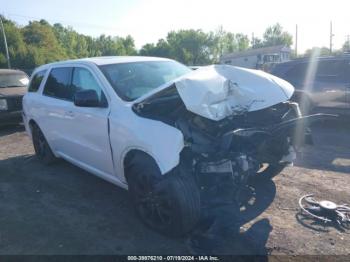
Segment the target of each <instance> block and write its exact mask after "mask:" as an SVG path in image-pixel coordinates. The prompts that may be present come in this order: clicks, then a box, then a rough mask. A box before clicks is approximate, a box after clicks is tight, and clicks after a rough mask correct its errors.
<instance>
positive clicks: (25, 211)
mask: <svg viewBox="0 0 350 262" xmlns="http://www.w3.org/2000/svg"><path fill="white" fill-rule="evenodd" d="M313 130H314V140H315V146H314V147H308V148H306V149H305V150H304V151H303V152H302V153H301V154H300V155H299V160H298V161H297V163H296V164H295V166H294V167H288V168H287V169H285V170H284V171H283V172H282V174H281V175H279V176H278V177H276V178H275V179H274V180H273V181H271V182H270V183H267V184H265V185H260V186H258V187H257V188H255V194H256V195H255V198H256V199H257V201H256V202H255V203H254V204H253V205H252V206H247V207H246V210H245V211H242V231H245V230H247V232H244V233H242V234H241V236H240V237H239V238H238V239H236V241H234V242H233V243H227V247H225V248H224V249H223V251H222V252H223V253H229V254H242V253H243V254H263V253H268V254H289V255H297V254H338V255H343V254H350V246H349V243H350V234H349V233H350V230H349V231H345V232H342V231H341V230H339V229H336V228H335V227H333V226H328V227H323V226H321V227H320V226H319V225H314V226H312V225H311V224H310V222H308V221H304V220H303V219H302V217H300V216H299V215H298V210H299V209H298V204H297V202H298V199H299V197H301V196H302V195H304V194H306V193H315V194H317V195H318V196H320V197H323V198H326V199H329V200H333V201H336V202H342V201H345V202H348V203H350V191H349V188H350V135H349V132H350V125H345V124H344V123H343V122H339V123H327V124H324V125H322V126H315V127H314V129H313ZM0 213H1V215H0V254H153V255H154V254H188V251H187V248H186V244H185V239H170V238H167V237H164V236H161V235H159V234H157V233H155V232H153V231H152V230H150V229H148V228H146V227H145V226H144V225H143V224H142V223H141V222H140V221H139V220H138V219H137V218H136V217H135V214H134V212H133V209H132V208H131V205H130V201H129V198H128V195H127V192H126V191H124V190H122V189H119V188H117V187H115V186H114V185H111V184H109V183H107V182H104V181H103V180H101V179H99V178H96V177H94V176H92V175H90V174H88V173H86V172H84V171H82V170H80V169H79V168H76V167H74V166H72V165H71V164H69V163H66V162H64V161H61V162H59V163H58V164H56V165H54V166H51V167H46V166H44V165H42V164H41V163H40V162H38V161H37V159H36V158H35V157H34V156H33V148H32V145H31V142H30V140H29V139H28V137H27V136H26V135H25V133H24V132H23V129H22V128H20V127H17V128H2V129H1V130H0ZM315 226H316V227H317V228H318V229H319V230H314V229H312V228H311V227H315Z"/></svg>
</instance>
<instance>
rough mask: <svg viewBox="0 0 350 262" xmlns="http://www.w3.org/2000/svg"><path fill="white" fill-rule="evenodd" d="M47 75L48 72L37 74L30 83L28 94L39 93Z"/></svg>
mask: <svg viewBox="0 0 350 262" xmlns="http://www.w3.org/2000/svg"><path fill="white" fill-rule="evenodd" d="M45 74H46V70H43V71H39V72H38V73H36V74H35V75H34V76H33V78H32V81H30V84H29V87H28V92H36V91H38V89H39V87H40V85H41V82H42V81H43V79H44V76H45Z"/></svg>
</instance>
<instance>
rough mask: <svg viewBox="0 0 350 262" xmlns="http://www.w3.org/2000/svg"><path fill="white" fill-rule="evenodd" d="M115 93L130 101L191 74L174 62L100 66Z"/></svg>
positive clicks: (189, 70)
mask: <svg viewBox="0 0 350 262" xmlns="http://www.w3.org/2000/svg"><path fill="white" fill-rule="evenodd" d="M100 69H101V71H102V72H103V74H104V75H105V76H106V78H107V80H108V81H109V82H110V84H111V86H112V87H113V89H114V90H115V91H116V93H117V94H118V95H119V96H120V97H121V98H122V99H124V100H126V101H132V100H135V99H137V98H139V97H141V96H142V95H144V94H147V93H149V92H150V91H152V90H153V89H155V88H157V87H159V86H161V85H162V84H165V83H167V82H169V81H172V80H174V79H176V78H178V77H180V76H182V75H184V74H186V73H189V72H191V69H189V68H188V67H186V66H184V65H182V64H180V63H178V62H175V61H147V62H132V63H119V64H109V65H102V66H100Z"/></svg>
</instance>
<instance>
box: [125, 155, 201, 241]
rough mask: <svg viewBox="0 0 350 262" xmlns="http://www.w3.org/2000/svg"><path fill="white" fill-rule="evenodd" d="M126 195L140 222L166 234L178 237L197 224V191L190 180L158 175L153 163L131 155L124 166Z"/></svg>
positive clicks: (158, 172)
mask: <svg viewBox="0 0 350 262" xmlns="http://www.w3.org/2000/svg"><path fill="white" fill-rule="evenodd" d="M126 172H127V180H128V184H129V192H130V194H131V197H132V200H133V202H134V205H135V209H136V212H137V214H138V215H139V216H140V218H141V219H142V221H143V222H144V223H145V224H146V225H148V226H150V227H151V228H153V229H155V230H157V231H158V232H161V233H163V234H166V235H170V236H181V235H184V234H185V233H187V232H189V231H190V230H191V229H192V228H193V227H194V226H195V224H196V223H197V221H198V219H199V212H200V197H199V190H198V188H197V186H196V185H195V183H194V182H193V180H192V179H190V178H187V177H182V176H181V175H180V174H176V172H172V173H171V174H168V175H166V176H163V175H161V173H160V170H159V168H158V166H157V164H156V163H155V161H154V160H153V159H152V158H151V157H150V156H148V155H146V154H142V153H140V154H135V155H134V156H133V158H132V159H131V161H129V163H127V166H126Z"/></svg>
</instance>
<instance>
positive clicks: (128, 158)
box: [121, 148, 161, 182]
mask: <svg viewBox="0 0 350 262" xmlns="http://www.w3.org/2000/svg"><path fill="white" fill-rule="evenodd" d="M136 155H138V156H139V157H144V158H148V160H149V161H153V162H154V163H155V164H156V165H157V167H158V169H159V171H160V172H161V166H160V162H159V161H158V160H157V159H156V157H155V156H154V155H152V154H151V153H150V152H146V151H145V150H142V149H140V148H130V149H129V150H128V151H126V152H125V153H124V154H123V157H122V161H121V163H122V170H123V173H124V178H125V181H126V182H128V172H127V167H128V165H131V164H132V159H133V158H134V157H135V156H136Z"/></svg>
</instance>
